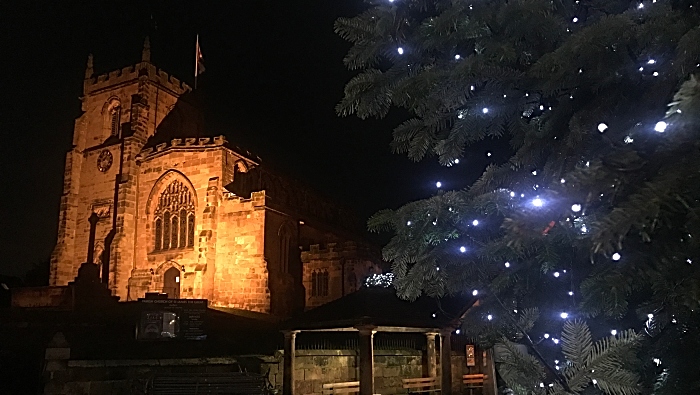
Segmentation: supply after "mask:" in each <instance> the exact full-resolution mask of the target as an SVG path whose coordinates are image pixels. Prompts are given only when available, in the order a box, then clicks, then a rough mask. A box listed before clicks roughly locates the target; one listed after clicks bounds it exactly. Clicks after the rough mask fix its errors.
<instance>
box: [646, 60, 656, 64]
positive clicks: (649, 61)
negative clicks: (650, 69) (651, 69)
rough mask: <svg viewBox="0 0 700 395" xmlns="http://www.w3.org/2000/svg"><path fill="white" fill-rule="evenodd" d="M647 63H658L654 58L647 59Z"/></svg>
mask: <svg viewBox="0 0 700 395" xmlns="http://www.w3.org/2000/svg"><path fill="white" fill-rule="evenodd" d="M647 64H656V60H654V59H649V60H648V61H647Z"/></svg>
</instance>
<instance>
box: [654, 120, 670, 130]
mask: <svg viewBox="0 0 700 395" xmlns="http://www.w3.org/2000/svg"><path fill="white" fill-rule="evenodd" d="M667 126H668V124H667V123H666V122H664V121H659V122H657V123H656V125H655V126H654V130H655V131H657V132H659V133H663V132H665V131H666V127H667Z"/></svg>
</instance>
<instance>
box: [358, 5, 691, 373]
mask: <svg viewBox="0 0 700 395" xmlns="http://www.w3.org/2000/svg"><path fill="white" fill-rule="evenodd" d="M386 1H388V3H391V4H393V6H394V7H397V6H399V5H398V3H400V2H401V0H386ZM657 1H658V0H647V1H640V2H638V3H635V4H633V5H632V6H631V10H633V11H634V10H636V11H637V12H644V11H647V10H649V9H650V7H651V6H652V5H653V4H655V3H657ZM579 3H580V2H579V1H575V4H579ZM473 7H474V6H473V5H470V6H469V9H470V10H472V9H473ZM690 7H691V8H692V7H693V6H692V5H690ZM570 20H571V23H572V25H570V26H569V27H566V31H567V32H568V33H573V30H574V28H575V29H579V28H580V27H581V26H583V25H585V22H586V20H585V19H583V18H581V17H579V16H578V15H573V16H571V19H570ZM396 54H398V56H399V57H402V56H408V55H410V54H411V46H410V45H408V44H407V43H402V44H401V45H399V46H397V47H396ZM449 56H450V57H451V58H452V59H453V61H455V62H461V61H465V56H463V54H460V53H453V54H450V55H449ZM663 63H664V62H662V61H659V60H658V59H654V58H647V59H645V60H643V61H642V64H639V65H638V69H637V71H638V72H639V73H641V74H642V76H643V77H650V78H657V77H659V76H661V73H662V72H663V66H664V65H663ZM697 67H700V64H698V65H697ZM585 72H586V70H584V68H579V69H578V70H577V73H578V74H584V73H585ZM468 89H469V92H470V95H478V94H479V91H480V87H479V85H478V84H476V83H474V84H472V85H469V88H468ZM574 92H575V90H572V91H571V92H568V93H566V95H568V98H569V99H570V100H575V95H574ZM518 94H519V95H521V96H520V97H521V98H527V99H525V100H527V101H528V105H529V107H532V108H528V109H527V110H526V111H524V112H523V117H533V116H538V115H542V114H544V113H545V112H546V111H552V110H553V109H554V106H553V105H551V104H550V103H548V102H547V100H546V99H544V98H543V97H542V96H541V95H540V94H537V93H533V92H520V93H518V92H505V93H503V99H517V96H518ZM499 110H500V109H499V107H498V106H497V105H479V106H476V107H474V108H462V109H459V110H457V111H456V113H455V116H456V119H457V121H456V122H460V121H462V122H467V121H468V120H469V118H470V117H495V116H497V115H498V111H499ZM536 110H539V112H536ZM677 112H678V113H680V112H681V111H680V110H677ZM670 126H672V124H671V123H670V120H669V118H668V116H667V117H666V118H665V119H664V120H659V121H656V122H652V123H650V124H649V125H648V126H647V128H646V130H647V131H654V132H656V133H659V134H663V133H665V132H666V131H667V130H668V128H669V127H670ZM591 129H592V130H597V131H598V132H599V133H601V134H604V133H610V131H611V130H613V129H614V127H613V128H612V129H611V127H610V126H609V125H608V124H607V123H606V122H599V123H598V124H597V125H595V124H593V125H591ZM556 138H557V137H554V139H556ZM622 141H623V143H624V144H633V143H634V141H635V140H634V138H633V137H632V136H631V135H629V134H628V135H625V136H624V138H623V139H622ZM486 156H487V157H492V152H491V151H487V152H486ZM459 164H460V159H459V158H455V159H454V160H453V161H452V162H451V163H448V164H447V166H448V167H450V166H453V165H459ZM590 164H591V163H590V162H589V161H587V162H585V164H584V163H582V165H583V166H585V167H590ZM531 174H532V177H533V178H534V180H535V181H534V182H533V183H534V186H532V191H533V192H520V193H518V192H517V191H514V190H506V189H504V190H503V192H504V193H506V194H507V196H508V197H510V199H511V200H513V201H516V203H514V207H518V205H520V207H521V208H527V209H535V210H536V209H542V208H545V207H547V206H548V205H549V204H550V203H551V202H550V200H549V198H548V188H547V187H546V186H545V187H541V186H540V183H544V181H537V177H538V174H539V173H538V170H537V169H533V170H531ZM559 183H560V184H561V186H562V187H566V186H567V180H566V179H565V178H561V179H560V180H559ZM446 187H447V185H445V184H443V182H442V181H436V182H435V188H436V189H437V190H438V191H439V192H440V191H443V189H444V188H446ZM613 187H614V185H613ZM600 196H601V197H603V196H604V195H603V194H601V195H600ZM518 202H519V203H518ZM557 204H560V202H557ZM568 204H569V205H570V215H568V216H567V218H566V222H569V223H571V224H572V225H573V226H574V227H575V229H576V230H577V231H578V232H580V233H581V234H584V235H585V234H587V233H588V232H589V228H588V226H587V224H586V215H585V207H584V205H583V204H582V202H578V201H570V202H569V203H568ZM450 211H452V210H450ZM428 216H430V214H428ZM483 222H485V221H484V219H483V218H481V219H479V218H474V219H471V221H467V223H468V224H470V225H471V227H473V228H476V227H479V226H484V223H483ZM432 224H433V225H437V219H435V220H433V221H432ZM413 225H414V221H411V220H409V221H407V222H406V226H408V227H411V226H413ZM486 226H487V225H486ZM552 226H554V225H553V222H552V224H550V227H549V228H551V227H552ZM549 228H548V229H549ZM548 229H547V230H546V231H548ZM546 231H545V234H546ZM457 251H458V253H459V254H463V255H468V254H470V253H472V252H473V250H472V248H470V247H468V245H460V246H458V247H457ZM622 258H623V256H622V254H621V253H620V252H619V251H616V252H614V253H612V254H611V255H610V256H609V259H610V260H611V261H613V262H619V261H621V260H622ZM687 262H688V264H692V260H691V259H690V258H688V259H687ZM515 264H516V263H515V262H511V261H506V262H504V263H503V267H504V269H505V270H508V269H513V268H514V267H515ZM437 270H440V268H439V267H438V268H437ZM549 275H551V276H552V277H553V278H554V279H557V280H566V279H567V278H568V281H570V283H571V286H570V288H569V289H568V290H567V291H566V293H567V295H568V296H569V297H571V298H569V299H568V301H567V304H568V305H569V306H570V308H569V309H566V310H561V311H559V312H557V313H556V314H557V316H558V318H560V319H561V320H570V319H572V318H575V317H576V316H577V314H576V312H575V308H574V307H573V306H574V301H573V296H574V294H575V290H574V289H573V288H574V281H573V277H571V274H570V273H567V270H566V269H553V270H552V271H550V272H549ZM393 281H394V275H393V273H385V274H374V275H372V276H370V277H368V278H367V279H366V281H365V285H366V286H380V287H390V286H392V284H393ZM471 294H472V296H474V297H477V296H479V295H480V291H479V290H478V289H474V290H472V291H471ZM513 312H514V313H516V314H517V313H518V310H513ZM437 314H438V313H433V314H432V316H433V317H434V318H435V317H437ZM483 318H484V319H485V320H486V321H493V320H496V319H497V316H496V314H495V312H486V313H485V314H484V316H483ZM674 321H675V318H674ZM653 322H654V314H652V313H649V314H648V316H647V321H646V323H645V328H651V327H652V326H653ZM674 323H675V322H674ZM456 333H457V334H459V333H460V331H459V330H457V331H456ZM609 333H610V335H611V336H613V337H615V336H618V334H620V332H619V331H618V329H615V328H611V329H609ZM545 340H546V341H551V342H552V344H554V345H558V344H559V343H560V339H559V338H557V337H555V336H553V335H552V334H550V333H548V332H544V333H542V334H541V337H540V341H545ZM553 362H554V365H555V368H556V369H557V370H560V369H561V363H560V361H559V360H558V359H554V360H553ZM653 362H654V363H655V364H656V365H657V366H659V365H661V363H662V362H661V360H660V359H658V358H654V361H653ZM592 382H593V384H594V385H595V384H597V381H596V380H595V379H592ZM547 385H548V386H550V387H551V386H553V384H552V383H550V384H547ZM544 386H545V383H540V387H544Z"/></svg>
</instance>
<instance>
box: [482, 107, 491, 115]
mask: <svg viewBox="0 0 700 395" xmlns="http://www.w3.org/2000/svg"><path fill="white" fill-rule="evenodd" d="M481 112H483V113H484V114H488V113H489V109H488V107H484V108H482V109H481Z"/></svg>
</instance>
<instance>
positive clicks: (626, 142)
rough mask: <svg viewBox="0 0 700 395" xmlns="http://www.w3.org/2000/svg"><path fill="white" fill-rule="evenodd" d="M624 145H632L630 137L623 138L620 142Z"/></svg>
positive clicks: (632, 140)
mask: <svg viewBox="0 0 700 395" xmlns="http://www.w3.org/2000/svg"><path fill="white" fill-rule="evenodd" d="M622 141H623V142H624V143H625V144H632V143H634V139H633V138H632V136H625V138H624V140H622Z"/></svg>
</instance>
